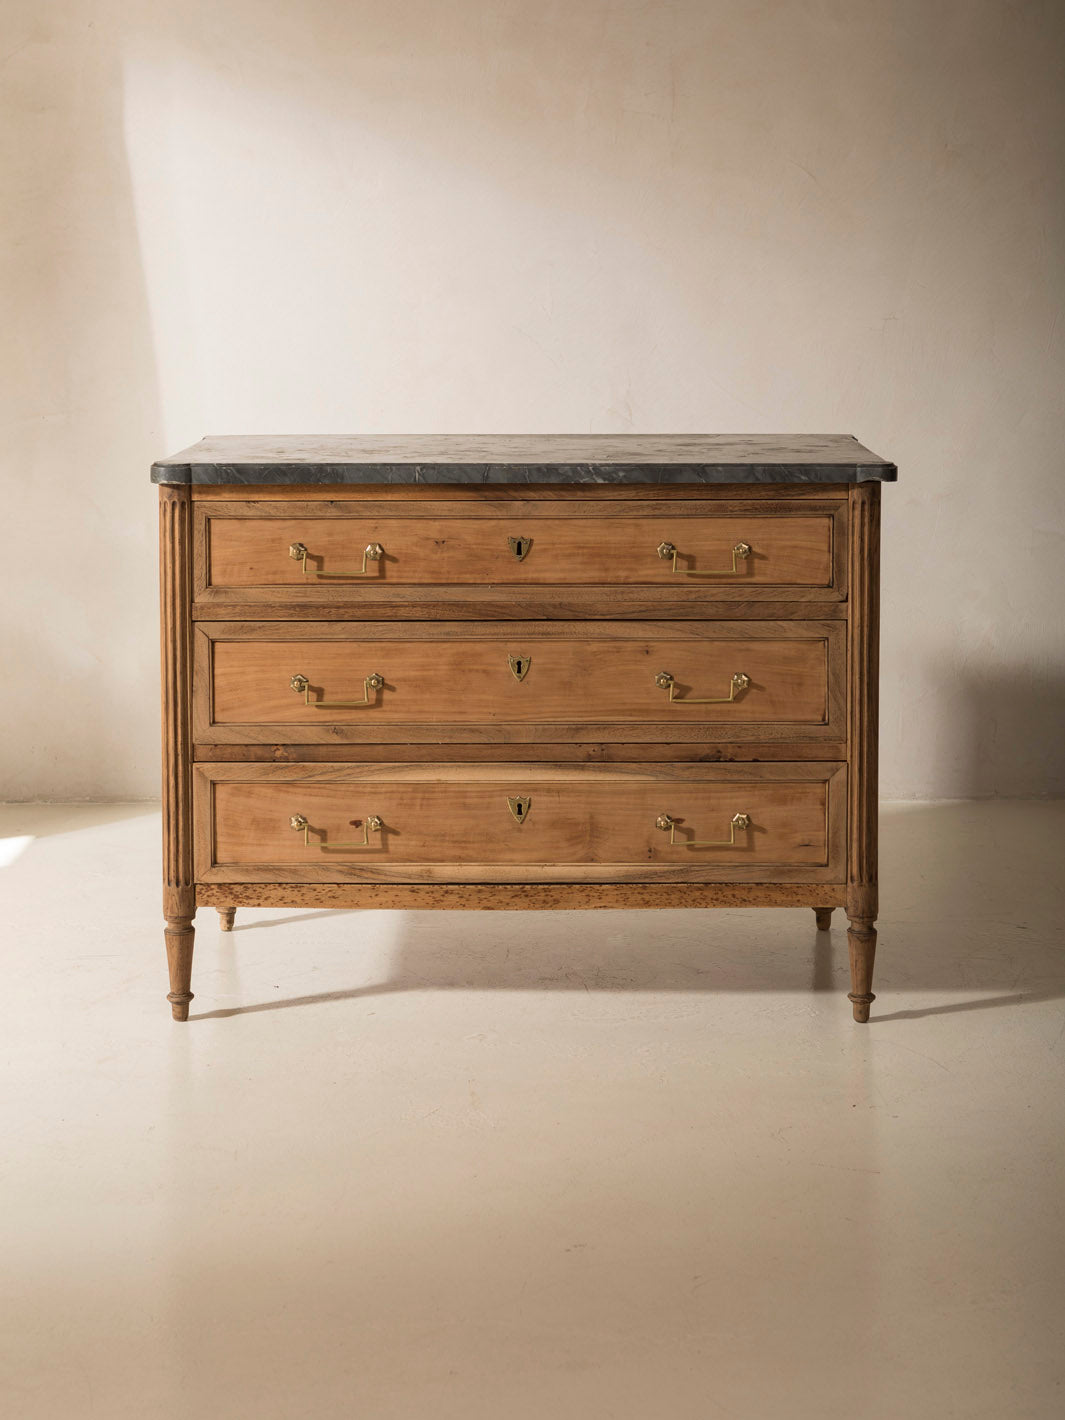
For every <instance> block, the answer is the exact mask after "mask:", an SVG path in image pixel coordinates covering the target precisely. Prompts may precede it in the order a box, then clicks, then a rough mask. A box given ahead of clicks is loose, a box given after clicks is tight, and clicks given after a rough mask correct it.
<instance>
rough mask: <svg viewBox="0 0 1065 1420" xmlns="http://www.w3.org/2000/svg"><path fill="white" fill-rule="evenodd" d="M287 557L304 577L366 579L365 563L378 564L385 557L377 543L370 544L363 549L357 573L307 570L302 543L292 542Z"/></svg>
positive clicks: (306, 556)
mask: <svg viewBox="0 0 1065 1420" xmlns="http://www.w3.org/2000/svg"><path fill="white" fill-rule="evenodd" d="M288 555H289V556H290V557H291V558H293V559H294V560H295V561H296V562H298V563H299V564H300V567H301V568H302V570H303V575H304V576H305V577H368V576H369V575H370V569H369V568H368V567H367V566H366V564H367V562H380V560H381V558H382V557H384V555H385V550H384V548H383V547H382V546H381V544H380V543H379V542H371V543H369V544H368V546H367V547H365V548H364V549H363V553H362V566H361V567H360V568H359V570H358V571H357V572H316V571H315V570H314V568H313V567H311V568H308V566H307V558H308V557H310V555H311V554H310V553H309V552H308V551H307V549H306V547H304V545H303V543H302V542H294V543H293V544H292V546H291V547H290V548H289V550H288Z"/></svg>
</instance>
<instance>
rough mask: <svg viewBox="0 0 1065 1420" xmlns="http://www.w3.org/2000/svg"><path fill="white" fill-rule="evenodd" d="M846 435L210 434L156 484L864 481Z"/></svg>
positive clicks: (869, 462) (857, 452)
mask: <svg viewBox="0 0 1065 1420" xmlns="http://www.w3.org/2000/svg"><path fill="white" fill-rule="evenodd" d="M895 477H896V469H895V465H894V464H893V463H889V462H888V461H887V460H886V459H882V458H880V457H879V456H878V455H876V454H873V453H870V452H869V450H868V449H865V448H863V447H862V446H861V444H859V443H858V441H857V439H855V438H853V437H852V436H851V435H850V434H439V435H433V434H412V435H403V436H402V437H400V436H395V435H388V434H375V435H365V436H358V435H350V436H349V435H332V434H330V435H278V436H276V437H275V436H268V435H251V436H245V435H241V434H223V435H210V436H209V437H208V438H206V439H201V440H200V442H199V443H198V444H194V445H193V446H192V448H191V449H185V450H184V451H183V452H182V453H180V454H172V455H171V456H170V458H166V459H160V460H159V461H158V463H154V464H153V465H152V482H153V483H186V484H187V483H192V484H203V483H862V482H865V481H866V480H868V479H876V480H881V481H884V482H893V481H894V479H895Z"/></svg>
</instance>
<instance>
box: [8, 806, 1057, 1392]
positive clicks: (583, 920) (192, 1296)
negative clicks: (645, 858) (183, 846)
mask: <svg viewBox="0 0 1065 1420" xmlns="http://www.w3.org/2000/svg"><path fill="white" fill-rule="evenodd" d="M0 827H2V829H3V833H4V834H6V835H8V836H12V835H34V837H33V841H32V842H30V843H29V844H28V845H25V848H24V851H23V852H22V853H21V856H18V857H17V858H16V860H15V861H14V862H12V863H11V865H10V866H8V867H6V868H4V869H2V870H0V883H2V885H3V905H2V908H0V921H2V923H3V927H4V939H5V944H6V945H5V963H4V996H5V1003H4V1004H5V1010H4V1031H3V1044H2V1047H0V1049H2V1053H3V1057H4V1073H3V1080H4V1084H3V1094H2V1099H0V1108H2V1131H3V1132H2V1139H3V1153H2V1164H0V1191H2V1202H0V1230H2V1232H3V1234H4V1239H3V1244H2V1251H0V1273H2V1276H0V1293H2V1311H0V1397H6V1399H2V1400H0V1414H2V1415H3V1416H4V1417H5V1420H7V1417H10V1420H44V1418H45V1417H46V1418H47V1420H80V1417H88V1416H94V1417H95V1416H99V1417H106V1420H125V1417H131V1420H132V1417H136V1420H169V1417H175V1420H176V1417H179V1416H180V1417H183V1420H184V1417H190V1416H191V1417H207V1420H244V1417H247V1420H275V1417H276V1420H323V1417H334V1416H337V1417H341V1416H343V1417H345V1420H347V1417H359V1420H362V1417H365V1418H366V1420H481V1417H485V1418H486V1420H487V1418H488V1417H491V1420H571V1417H572V1420H607V1417H612V1418H613V1420H630V1417H631V1420H651V1417H653V1420H708V1417H718V1416H720V1417H742V1420H749V1417H750V1418H753V1420H761V1417H767V1420H776V1417H780V1420H806V1417H811V1420H812V1417H817V1420H834V1417H840V1418H841V1420H842V1417H846V1420H862V1417H868V1420H924V1417H929V1420H931V1417H936V1420H940V1417H965V1420H976V1418H977V1417H988V1420H1022V1418H1023V1417H1040V1420H1043V1417H1046V1418H1047V1420H1050V1417H1054V1420H1057V1417H1060V1416H1061V1415H1062V1414H1063V1413H1065V1396H1063V1392H1062V1389H1061V1387H1062V1377H1063V1373H1065V1347H1063V1344H1062V1331H1063V1328H1062V1311H1063V1298H1065V1291H1063V1275H1065V1267H1063V1249H1062V1242H1063V1238H1062V1233H1063V1218H1062V1213H1063V1200H1065V1188H1063V1184H1065V1168H1063V1162H1065V1160H1063V1152H1065V1149H1063V1129H1062V1124H1063V1102H1065V1014H1063V1006H1062V1002H1063V997H1065V952H1063V950H1062V948H1063V935H1062V927H1061V916H1062V905H1063V901H1062V897H1063V893H1062V889H1063V883H1062V878H1063V871H1062V870H1063V860H1065V852H1063V848H1065V804H1053V803H1024V804H1004V803H984V804H961V805H959V804H943V805H935V806H904V805H890V806H887V807H886V808H885V811H884V825H883V840H884V841H883V854H882V874H883V879H884V883H883V900H884V911H883V915H882V917H881V924H880V925H881V941H880V956H879V961H878V963H877V968H878V969H877V980H876V989H877V991H878V993H879V995H878V1000H877V1002H876V1004H875V1005H874V1007H873V1012H874V1015H873V1021H872V1022H871V1024H870V1025H869V1026H866V1027H862V1026H856V1025H854V1023H853V1022H852V1020H851V1013H850V1007H849V1005H848V1003H847V1000H846V997H845V994H844V993H845V991H846V989H847V983H846V942H845V936H844V933H843V930H842V925H841V924H840V917H841V914H839V913H837V914H836V919H835V920H836V922H837V924H839V925H837V926H836V927H835V928H834V930H833V932H832V933H831V936H825V935H822V936H820V937H819V936H818V935H817V933H816V932H815V930H814V922H813V913H812V912H809V911H790V910H789V911H783V910H780V911H776V912H764V911H762V912H738V911H728V912H724V911H723V912H719V913H698V912H694V911H690V912H663V913H657V914H656V913H637V912H633V913H621V912H609V913H607V912H604V913H598V912H594V913H582V914H561V913H544V914H509V913H506V914H504V913H485V914H481V915H475V914H458V913H455V914H450V915H449V914H435V915H434V914H429V913H425V914H399V913H394V914H388V913H363V914H351V913H349V914H342V913H335V912H309V913H295V912H287V911H270V912H266V911H256V912H251V911H247V912H241V913H240V914H238V924H239V930H238V931H237V932H235V933H234V934H233V935H232V936H222V935H221V934H220V933H219V931H218V929H217V918H216V915H215V914H214V912H208V911H204V912H201V914H200V918H199V924H200V930H199V933H198V943H197V960H196V970H195V975H194V981H193V988H194V990H195V991H196V1000H195V1001H194V1002H193V1007H192V1012H193V1018H192V1020H190V1022H189V1023H188V1025H185V1026H180V1025H177V1024H175V1023H173V1022H172V1021H171V1019H170V1011H169V1007H168V1006H167V1004H166V1000H165V993H166V989H167V986H166V974H165V968H164V962H163V947H162V932H161V925H162V924H161V918H160V914H159V888H158V877H157V856H158V849H157V845H158V831H159V830H158V817H157V815H156V814H155V813H154V812H153V811H152V810H151V809H150V808H148V807H143V806H127V807H114V806H111V807H70V808H63V807H60V808H56V807H49V808H44V807H15V808H8V809H6V810H3V812H2V815H0ZM17 846H18V845H11V844H10V842H9V844H8V847H9V849H12V851H13V849H14V848H17Z"/></svg>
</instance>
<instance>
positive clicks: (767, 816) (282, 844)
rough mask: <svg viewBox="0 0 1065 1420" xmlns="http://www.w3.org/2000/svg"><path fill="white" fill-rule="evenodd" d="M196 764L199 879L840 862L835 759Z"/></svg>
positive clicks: (588, 873)
mask: <svg viewBox="0 0 1065 1420" xmlns="http://www.w3.org/2000/svg"><path fill="white" fill-rule="evenodd" d="M200 769H201V771H202V773H201V776H200V777H201V785H200V788H199V790H198V807H197V813H198V817H199V819H200V824H201V845H202V847H201V853H202V861H201V862H200V863H199V865H198V877H199V878H200V879H201V880H202V881H242V880H244V881H247V880H254V878H255V877H256V876H258V878H259V880H263V881H274V882H287V881H319V882H321V881H333V882H342V881H350V880H360V881H419V880H422V881H434V880H445V881H447V880H450V881H456V882H461V881H475V882H476V881H499V882H505V881H515V882H517V881H535V880H540V881H579V880H580V879H581V878H586V879H588V880H589V881H609V880H619V879H620V880H627V881H654V880H656V879H658V878H661V877H666V878H667V879H672V880H674V881H692V882H698V881H703V882H714V881H736V880H746V881H766V882H771V881H789V880H793V881H834V880H837V879H838V877H839V875H840V873H841V866H840V864H841V857H840V854H841V852H842V827H841V815H842V812H843V809H842V795H841V793H840V783H841V780H842V777H843V771H842V769H841V768H839V767H837V766H821V765H813V766H810V765H784V766H781V765H774V766H772V767H769V766H727V767H719V766H686V767H685V768H684V770H683V771H678V770H677V769H676V767H674V766H669V765H654V766H646V767H641V768H639V769H629V768H626V769H624V770H619V769H609V770H607V769H600V768H599V767H598V766H597V767H595V768H594V769H593V768H588V769H582V770H574V769H573V768H572V767H561V766H542V765H536V766H533V765H521V764H516V765H511V766H507V767H506V768H500V767H496V766H481V765H454V766H449V767H446V768H444V767H438V768H435V769H426V768H425V767H415V766H409V765H404V766H396V765H388V766H386V765H382V766H378V767H375V768H359V769H340V768H337V767H335V766H329V767H323V766H309V765H297V766H288V767H286V768H285V769H282V768H281V767H280V766H274V765H253V766H252V765H248V766H242V767H241V766H232V765H228V766H222V765H219V766H200ZM241 769H243V774H242V773H241V772H240V771H241ZM254 771H258V773H255V772H254ZM249 875H251V876H249ZM833 875H835V876H833Z"/></svg>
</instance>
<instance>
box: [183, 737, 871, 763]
mask: <svg viewBox="0 0 1065 1420" xmlns="http://www.w3.org/2000/svg"><path fill="white" fill-rule="evenodd" d="M515 754H520V755H521V758H522V759H523V760H524V761H526V762H527V763H528V762H533V763H550V764H561V763H569V762H571V761H572V762H576V763H587V764H622V763H632V764H648V763H657V762H662V761H668V762H673V763H677V764H730V763H734V762H735V763H747V762H749V763H754V764H757V763H759V762H765V763H772V764H787V763H790V762H792V761H804V760H805V761H814V760H817V761H821V762H823V763H826V764H830V763H833V764H834V763H838V762H839V761H841V760H843V759H846V757H847V746H846V743H844V742H841V741H835V740H825V741H821V740H815V741H812V742H808V743H804V742H802V741H796V740H784V741H782V742H781V743H779V744H767V743H766V742H765V741H757V740H755V741H744V742H743V743H730V742H725V741H722V742H720V743H718V742H715V743H714V744H704V743H700V742H698V741H696V742H694V743H693V742H691V741H689V742H687V743H686V742H684V741H675V742H669V743H664V742H662V741H661V740H659V741H652V742H649V743H646V744H641V743H639V742H638V741H634V740H631V739H630V740H625V741H620V742H618V743H616V744H612V743H610V742H603V741H592V742H588V741H584V740H572V741H570V742H569V743H568V744H559V743H558V742H557V741H555V740H553V739H546V740H544V741H543V742H541V743H536V742H534V741H530V740H522V741H521V744H520V747H519V748H517V749H516V748H515V745H514V742H513V741H512V740H500V741H498V742H496V743H489V742H485V741H483V740H482V741H479V742H478V743H477V744H469V743H462V742H458V743H449V744H441V743H440V741H439V739H437V740H434V741H432V742H428V741H427V742H426V743H425V744H413V743H404V744H320V745H306V744H289V743H283V744H272V743H269V742H267V743H263V744H247V743H242V744H200V745H194V746H193V759H194V760H197V761H199V762H201V763H211V762H221V761H226V762H233V763H239V762H241V761H247V762H254V763H259V764H264V763H273V764H299V763H300V762H308V761H310V762H315V763H318V762H321V763H325V762H330V763H335V764H345V763H359V764H374V763H379V762H381V761H384V760H387V761H389V762H397V761H398V762H404V763H417V764H427V763H437V764H453V763H471V762H472V763H483V764H499V763H505V764H509V763H512V762H513V760H514V756H515Z"/></svg>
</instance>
